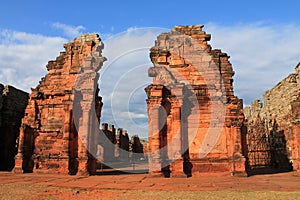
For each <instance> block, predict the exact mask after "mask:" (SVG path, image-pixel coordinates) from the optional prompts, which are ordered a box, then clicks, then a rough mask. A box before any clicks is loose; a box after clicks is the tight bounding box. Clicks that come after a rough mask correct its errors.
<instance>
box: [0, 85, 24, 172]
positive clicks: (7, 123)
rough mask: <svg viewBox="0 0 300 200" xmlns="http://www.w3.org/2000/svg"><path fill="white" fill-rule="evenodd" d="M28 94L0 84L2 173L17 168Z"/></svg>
mask: <svg viewBox="0 0 300 200" xmlns="http://www.w3.org/2000/svg"><path fill="white" fill-rule="evenodd" d="M27 101H28V93H26V92H24V91H21V90H19V89H16V88H14V87H12V86H9V85H6V86H3V85H2V84H0V161H1V162H0V171H2V170H4V171H11V170H12V169H13V168H14V166H15V159H14V157H15V155H16V154H17V150H18V146H17V145H18V143H17V141H18V137H19V132H20V126H21V119H22V118H23V117H24V112H25V108H26V105H27Z"/></svg>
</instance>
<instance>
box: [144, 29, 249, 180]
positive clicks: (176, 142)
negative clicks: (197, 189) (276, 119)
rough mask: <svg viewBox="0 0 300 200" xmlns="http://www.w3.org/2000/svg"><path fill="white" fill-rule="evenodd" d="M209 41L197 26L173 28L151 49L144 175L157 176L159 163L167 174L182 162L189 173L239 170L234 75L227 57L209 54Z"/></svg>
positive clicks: (237, 101) (214, 52) (240, 116)
mask: <svg viewBox="0 0 300 200" xmlns="http://www.w3.org/2000/svg"><path fill="white" fill-rule="evenodd" d="M209 40H210V35H208V34H206V33H205V32H204V31H202V26H176V27H175V28H174V29H172V30H171V32H169V33H163V34H161V35H160V36H158V38H157V40H156V42H155V46H154V47H153V48H151V52H150V57H151V61H152V62H153V64H154V67H152V68H150V69H149V76H151V77H154V78H153V84H152V85H150V86H148V87H147V88H146V93H147V96H148V99H147V104H148V117H149V147H150V152H152V159H150V161H149V162H150V163H149V165H150V166H149V167H150V171H153V172H155V171H160V170H161V164H162V163H164V162H170V163H171V164H170V169H167V171H168V170H170V171H172V173H173V174H175V173H176V172H182V171H184V167H183V165H185V162H187V163H186V165H187V166H188V165H190V164H192V165H191V166H192V167H193V168H192V172H193V173H194V174H196V173H204V172H207V173H211V172H218V173H222V172H225V173H230V172H244V170H245V166H244V158H243V156H242V148H241V126H242V123H243V112H242V101H241V100H240V99H238V98H237V97H236V96H234V92H233V85H232V82H233V79H232V76H233V75H234V72H233V70H232V66H231V64H230V62H229V60H228V59H229V56H227V54H225V53H222V52H221V51H220V50H212V49H211V47H210V45H208V43H207V41H209ZM164 146H165V147H166V148H163V147H164ZM158 149H161V151H160V152H158V153H155V152H156V151H157V150H158ZM181 155H182V156H181ZM166 157H167V158H166ZM182 159H183V161H182ZM173 161H175V162H173ZM189 161H190V162H191V163H190V164H188V162H189ZM182 162H183V165H182ZM236 163H240V164H236Z"/></svg>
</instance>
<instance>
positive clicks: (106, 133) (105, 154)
mask: <svg viewBox="0 0 300 200" xmlns="http://www.w3.org/2000/svg"><path fill="white" fill-rule="evenodd" d="M116 143H117V140H116V129H115V127H114V125H112V124H110V125H108V124H107V123H102V129H101V130H100V137H99V145H98V151H99V156H100V157H98V161H100V162H103V163H108V162H112V161H115V160H116V159H115V144H116Z"/></svg>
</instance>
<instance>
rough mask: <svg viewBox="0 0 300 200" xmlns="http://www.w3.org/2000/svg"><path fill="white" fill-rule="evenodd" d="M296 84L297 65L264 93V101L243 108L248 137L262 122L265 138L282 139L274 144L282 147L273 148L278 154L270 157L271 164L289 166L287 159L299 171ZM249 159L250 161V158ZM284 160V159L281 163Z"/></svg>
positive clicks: (299, 97) (299, 102) (299, 95)
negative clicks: (280, 149)
mask: <svg viewBox="0 0 300 200" xmlns="http://www.w3.org/2000/svg"><path fill="white" fill-rule="evenodd" d="M299 83H300V64H298V65H297V66H296V68H295V73H292V74H290V75H289V76H288V77H286V78H284V79H283V80H282V81H280V82H279V83H278V84H277V85H276V86H275V87H273V88H272V89H270V90H268V91H266V92H265V93H264V104H263V103H262V102H261V101H260V100H255V101H253V102H252V104H251V106H249V107H246V108H245V109H244V110H245V118H246V119H247V124H248V125H247V126H248V134H247V136H248V137H250V136H251V135H253V134H255V128H254V127H257V126H256V124H257V123H258V122H259V121H261V122H262V123H263V124H264V125H263V132H264V133H265V134H266V136H267V137H269V138H274V140H276V141H278V140H279V139H278V138H279V137H281V138H283V140H282V142H281V143H278V142H277V143H278V144H276V146H280V147H281V146H282V147H283V149H282V151H284V152H282V153H280V152H278V151H277V150H276V149H275V150H274V151H275V153H277V154H280V155H279V157H278V156H277V158H275V160H271V162H272V163H271V164H273V165H274V164H275V165H276V166H277V167H281V168H289V167H290V166H288V165H289V162H290V164H292V165H293V169H294V170H298V171H299V170H300V160H299V159H300V158H299V155H300V129H299V124H300V120H299V119H300V117H299V116H300V112H299V110H300V92H299V91H300V84H299ZM261 132H262V131H261ZM280 135H281V136H280ZM283 145H284V146H283ZM282 156H284V157H285V158H283V157H282ZM249 159H250V161H251V158H249ZM284 160H287V162H283V161H284Z"/></svg>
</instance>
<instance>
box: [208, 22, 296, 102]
mask: <svg viewBox="0 0 300 200" xmlns="http://www.w3.org/2000/svg"><path fill="white" fill-rule="evenodd" d="M204 29H205V31H206V32H207V33H210V34H212V39H211V44H212V46H213V48H220V49H222V51H223V52H227V53H228V54H229V55H230V56H231V58H230V61H231V63H232V64H233V68H234V71H235V72H236V73H235V76H234V90H235V93H236V94H237V95H238V96H239V97H240V98H243V99H244V103H245V104H250V102H251V101H252V100H254V99H262V95H263V93H264V91H266V90H268V89H270V88H272V87H273V86H275V85H276V84H277V82H279V81H280V80H282V79H283V78H284V77H286V76H287V75H288V74H290V73H293V72H294V67H295V66H296V65H297V63H298V62H299V61H300V49H299V46H300V37H299V35H300V26H299V25H294V24H286V25H273V24H264V23H253V24H238V25H234V26H222V25H218V24H208V25H207V26H205V27H204Z"/></svg>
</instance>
